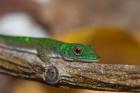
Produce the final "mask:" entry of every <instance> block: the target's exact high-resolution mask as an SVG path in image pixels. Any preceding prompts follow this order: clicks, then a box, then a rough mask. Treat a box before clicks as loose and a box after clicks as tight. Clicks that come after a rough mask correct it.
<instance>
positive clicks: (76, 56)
mask: <svg viewBox="0 0 140 93" xmlns="http://www.w3.org/2000/svg"><path fill="white" fill-rule="evenodd" d="M62 50H63V58H64V60H68V61H80V62H96V61H98V59H99V58H100V57H99V55H98V54H97V53H96V52H95V50H94V49H93V47H92V46H91V45H83V44H65V45H63V48H62Z"/></svg>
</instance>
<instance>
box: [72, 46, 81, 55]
mask: <svg viewBox="0 0 140 93" xmlns="http://www.w3.org/2000/svg"><path fill="white" fill-rule="evenodd" d="M74 53H75V54H76V55H81V54H82V49H81V48H80V47H76V48H74Z"/></svg>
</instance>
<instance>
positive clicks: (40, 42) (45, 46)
mask: <svg viewBox="0 0 140 93" xmlns="http://www.w3.org/2000/svg"><path fill="white" fill-rule="evenodd" d="M0 43H4V44H6V45H8V46H12V47H17V48H25V49H26V48H27V49H35V50H37V55H38V56H39V57H40V59H41V60H42V61H43V62H45V63H49V61H50V58H63V59H64V60H66V61H69V62H72V61H79V62H96V61H97V60H98V59H99V55H98V54H97V53H96V52H95V50H94V49H93V48H92V47H91V46H88V45H84V44H78V43H66V42H62V41H58V40H54V39H51V38H34V37H18V36H6V35H0Z"/></svg>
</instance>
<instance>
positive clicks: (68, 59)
mask: <svg viewBox="0 0 140 93" xmlns="http://www.w3.org/2000/svg"><path fill="white" fill-rule="evenodd" d="M63 59H64V60H66V61H70V62H76V61H77V62H83V63H84V62H86V63H93V62H97V61H98V60H99V58H94V59H93V58H92V59H84V58H77V59H73V58H69V57H64V58H63Z"/></svg>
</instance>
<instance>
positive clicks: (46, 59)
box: [37, 48, 51, 65]
mask: <svg viewBox="0 0 140 93" xmlns="http://www.w3.org/2000/svg"><path fill="white" fill-rule="evenodd" d="M48 54H49V50H48V51H47V49H46V48H38V49H37V55H38V56H39V58H40V59H41V61H43V62H45V64H46V65H49V64H51V62H50V58H49V56H48Z"/></svg>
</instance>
